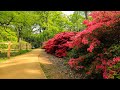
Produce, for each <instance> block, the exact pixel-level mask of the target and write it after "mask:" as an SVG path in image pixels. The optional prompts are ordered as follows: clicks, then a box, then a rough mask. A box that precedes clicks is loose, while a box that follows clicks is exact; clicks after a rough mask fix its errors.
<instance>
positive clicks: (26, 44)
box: [0, 41, 32, 58]
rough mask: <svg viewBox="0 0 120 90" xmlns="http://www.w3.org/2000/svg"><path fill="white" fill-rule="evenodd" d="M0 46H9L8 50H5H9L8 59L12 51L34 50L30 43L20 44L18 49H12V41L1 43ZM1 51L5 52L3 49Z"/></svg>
mask: <svg viewBox="0 0 120 90" xmlns="http://www.w3.org/2000/svg"><path fill="white" fill-rule="evenodd" d="M0 44H7V49H4V50H7V57H8V58H10V52H11V51H12V50H29V49H31V48H32V47H31V44H29V43H25V44H24V45H22V44H21V43H20V44H18V46H17V48H14V49H12V45H14V43H11V42H10V41H9V42H0ZM1 50H3V49H1ZM1 50H0V51H1Z"/></svg>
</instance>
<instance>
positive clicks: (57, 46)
mask: <svg viewBox="0 0 120 90" xmlns="http://www.w3.org/2000/svg"><path fill="white" fill-rule="evenodd" d="M75 35H76V32H62V33H59V34H56V35H55V37H54V38H52V39H50V40H48V41H47V42H45V43H44V46H43V48H44V49H45V51H46V52H47V53H51V54H54V55H55V56H57V57H65V56H66V55H67V49H68V47H67V46H65V45H64V44H65V43H67V42H68V41H71V38H72V37H73V36H75Z"/></svg>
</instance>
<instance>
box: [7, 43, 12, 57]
mask: <svg viewBox="0 0 120 90" xmlns="http://www.w3.org/2000/svg"><path fill="white" fill-rule="evenodd" d="M10 49H11V42H9V43H8V52H7V57H8V58H10Z"/></svg>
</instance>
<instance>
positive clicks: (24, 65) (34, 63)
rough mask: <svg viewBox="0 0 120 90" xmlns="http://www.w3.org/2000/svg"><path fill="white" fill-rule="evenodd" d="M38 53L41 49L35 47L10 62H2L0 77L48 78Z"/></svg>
mask: <svg viewBox="0 0 120 90" xmlns="http://www.w3.org/2000/svg"><path fill="white" fill-rule="evenodd" d="M35 54H36V55H35ZM38 55H39V49H35V50H33V51H32V52H31V53H28V54H26V55H21V56H18V57H15V58H14V59H11V61H9V62H4V63H0V64H1V65H0V79H46V76H45V74H44V72H43V71H42V69H41V67H40V64H39V63H40V62H39V60H38ZM29 56H31V57H29Z"/></svg>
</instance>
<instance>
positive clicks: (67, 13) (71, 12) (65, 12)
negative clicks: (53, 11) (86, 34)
mask: <svg viewBox="0 0 120 90" xmlns="http://www.w3.org/2000/svg"><path fill="white" fill-rule="evenodd" d="M62 12H63V13H64V14H66V15H70V14H73V12H74V11H62Z"/></svg>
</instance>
